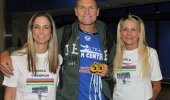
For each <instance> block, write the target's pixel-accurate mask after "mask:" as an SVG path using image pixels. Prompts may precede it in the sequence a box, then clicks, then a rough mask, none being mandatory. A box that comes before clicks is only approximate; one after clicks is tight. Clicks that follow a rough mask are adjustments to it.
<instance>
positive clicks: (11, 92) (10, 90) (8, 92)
mask: <svg viewBox="0 0 170 100" xmlns="http://www.w3.org/2000/svg"><path fill="white" fill-rule="evenodd" d="M15 98H16V87H6V88H5V96H4V100H15Z"/></svg>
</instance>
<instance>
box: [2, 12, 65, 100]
mask: <svg viewBox="0 0 170 100" xmlns="http://www.w3.org/2000/svg"><path fill="white" fill-rule="evenodd" d="M57 51H58V43H57V36H56V28H55V24H54V21H53V19H52V17H51V15H50V14H48V13H43V12H42V13H41V12H38V13H35V14H34V15H33V16H32V18H31V19H30V21H29V23H28V34H27V42H26V44H25V45H24V46H23V48H22V49H20V50H17V51H14V52H13V53H12V54H11V58H12V64H13V66H14V71H13V72H14V75H13V76H11V77H10V78H9V77H6V76H5V77H4V81H3V85H5V86H6V89H5V97H4V98H5V100H55V98H56V89H57V84H58V82H59V78H58V70H59V66H58V65H59V63H61V60H62V58H61V56H60V55H59V56H58V52H57ZM58 57H59V59H58ZM58 60H59V61H58Z"/></svg>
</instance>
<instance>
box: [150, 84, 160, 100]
mask: <svg viewBox="0 0 170 100" xmlns="http://www.w3.org/2000/svg"><path fill="white" fill-rule="evenodd" d="M152 91H153V97H152V100H156V98H157V96H158V94H159V92H160V91H161V81H152Z"/></svg>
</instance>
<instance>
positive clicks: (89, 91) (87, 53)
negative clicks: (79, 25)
mask: <svg viewBox="0 0 170 100" xmlns="http://www.w3.org/2000/svg"><path fill="white" fill-rule="evenodd" d="M79 35H80V69H79V72H80V85H79V94H78V100H105V98H104V95H103V92H102V82H101V77H100V76H98V75H96V74H93V73H91V72H90V66H91V65H92V64H94V63H101V62H102V61H103V54H102V50H101V45H100V40H99V36H98V34H95V35H94V34H93V35H92V34H86V33H83V32H80V33H79Z"/></svg>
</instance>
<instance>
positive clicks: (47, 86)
mask: <svg viewBox="0 0 170 100" xmlns="http://www.w3.org/2000/svg"><path fill="white" fill-rule="evenodd" d="M37 57H38V65H37V74H36V76H35V75H33V74H32V73H31V72H29V71H28V69H27V56H26V55H23V56H11V58H12V64H13V68H14V76H11V78H8V77H6V76H5V77H4V81H3V85H5V86H8V87H17V91H16V100H55V99H56V98H55V97H56V90H57V85H58V83H59V74H58V73H59V68H60V66H58V69H57V73H56V74H53V73H50V72H49V68H48V63H47V59H48V52H46V53H44V54H37ZM58 58H59V62H60V63H62V57H61V55H59V57H58Z"/></svg>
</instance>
